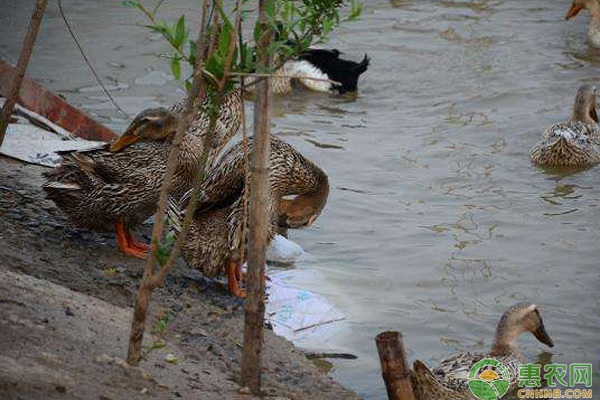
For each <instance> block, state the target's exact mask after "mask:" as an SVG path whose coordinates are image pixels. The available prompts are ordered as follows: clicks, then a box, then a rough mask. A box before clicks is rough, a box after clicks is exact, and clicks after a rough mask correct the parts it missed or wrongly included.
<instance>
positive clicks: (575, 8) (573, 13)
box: [565, 4, 583, 19]
mask: <svg viewBox="0 0 600 400" xmlns="http://www.w3.org/2000/svg"><path fill="white" fill-rule="evenodd" d="M581 10H583V7H581V6H578V5H575V4H573V5H572V6H571V8H570V9H569V11H568V12H567V15H565V19H571V18H573V17H574V16H576V15H577V14H579V11H581Z"/></svg>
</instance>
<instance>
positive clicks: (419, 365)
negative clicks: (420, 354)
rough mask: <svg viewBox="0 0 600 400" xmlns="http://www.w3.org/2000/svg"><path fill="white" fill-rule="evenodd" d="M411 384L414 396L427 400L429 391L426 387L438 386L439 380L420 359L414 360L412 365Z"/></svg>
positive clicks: (420, 399)
mask: <svg viewBox="0 0 600 400" xmlns="http://www.w3.org/2000/svg"><path fill="white" fill-rule="evenodd" d="M412 384H413V390H414V392H415V396H416V398H417V399H418V400H427V399H428V394H429V391H428V390H427V388H435V387H437V386H439V384H440V383H439V381H438V379H437V378H436V377H435V375H434V374H433V372H431V370H430V369H429V368H427V365H425V364H424V363H423V362H422V361H421V360H416V361H415V362H414V363H413V367H412Z"/></svg>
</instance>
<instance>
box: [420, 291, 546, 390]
mask: <svg viewBox="0 0 600 400" xmlns="http://www.w3.org/2000/svg"><path fill="white" fill-rule="evenodd" d="M525 332H531V333H532V334H533V335H534V336H535V338H536V339H537V340H539V341H540V342H541V343H544V344H545V345H547V346H550V347H553V346H554V342H553V341H552V339H551V338H550V336H549V335H548V333H547V332H546V328H545V327H544V322H543V321H542V316H541V315H540V311H539V309H538V308H537V306H536V305H535V304H531V303H527V302H523V303H518V304H516V305H514V306H512V307H511V308H509V309H508V311H506V312H505V313H504V315H502V318H500V322H498V325H497V327H496V337H495V339H494V343H493V345H492V348H491V350H490V352H489V353H487V354H474V353H459V354H456V355H453V356H451V357H448V358H446V359H444V360H442V361H441V362H440V364H439V365H438V366H437V367H436V368H434V369H431V370H430V369H429V368H428V367H427V366H426V365H425V364H424V363H423V362H421V361H419V360H417V361H415V362H414V364H413V383H414V389H415V394H416V397H417V399H418V400H433V399H435V400H476V397H475V396H474V395H473V393H472V392H471V390H470V389H469V380H468V376H469V372H470V370H471V368H472V367H473V366H474V365H475V364H476V363H477V362H479V361H480V360H482V359H484V358H492V359H495V360H497V361H499V362H500V363H502V364H503V365H504V366H505V367H506V369H507V370H508V371H507V372H508V374H509V376H508V377H507V376H502V378H504V379H508V380H509V382H510V383H509V387H508V390H509V391H511V390H513V389H515V388H516V387H517V384H518V378H519V365H520V364H522V363H523V362H524V360H523V357H522V355H521V353H520V352H519V350H518V349H517V346H516V342H517V340H518V339H519V337H520V336H521V335H522V334H523V333H525ZM488 368H489V367H488ZM484 375H485V376H484ZM497 375H498V373H497V372H496V371H494V370H491V369H490V370H488V371H485V372H482V373H481V374H480V375H479V376H480V377H481V378H482V379H486V380H487V379H490V380H491V378H495V377H496V376H497Z"/></svg>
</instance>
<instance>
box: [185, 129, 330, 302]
mask: <svg viewBox="0 0 600 400" xmlns="http://www.w3.org/2000/svg"><path fill="white" fill-rule="evenodd" d="M252 145H253V141H252V139H250V140H249V144H248V149H247V151H248V154H249V153H250V152H251V151H252ZM269 161H270V168H269V196H268V204H267V207H268V214H269V223H268V227H269V228H268V229H269V234H268V240H269V241H270V240H271V239H272V238H273V236H274V235H275V233H276V230H277V226H278V225H283V226H286V227H290V228H300V227H306V226H309V225H311V224H312V223H313V222H314V221H315V219H316V218H317V217H318V216H319V214H320V213H321V211H322V210H323V208H324V207H325V204H326V203H327V197H328V195H329V181H328V178H327V175H326V174H325V173H324V172H323V170H321V169H320V168H319V167H318V166H317V165H315V164H314V163H313V162H311V161H310V160H308V159H306V158H305V157H304V156H302V155H301V154H300V153H298V152H297V151H296V150H295V149H294V148H293V147H292V146H290V145H289V144H287V143H285V142H284V141H282V140H279V139H277V138H275V137H274V136H272V137H271V152H270V159H269ZM245 165H246V152H245V150H244V145H243V143H238V144H236V145H235V146H233V147H232V148H231V149H230V150H229V151H227V152H226V153H225V154H224V155H223V157H221V158H220V159H219V161H218V163H217V164H216V165H215V166H214V167H213V169H212V170H211V171H210V172H209V173H208V175H207V176H208V177H207V179H206V180H205V181H204V183H203V184H202V186H201V189H202V190H201V192H200V193H201V197H200V199H199V203H198V209H197V210H196V213H195V214H194V221H193V223H192V225H191V227H190V231H189V233H188V236H187V238H186V242H185V244H184V246H183V249H182V255H183V258H184V260H185V261H186V262H187V263H188V265H189V266H190V267H192V268H198V269H201V270H202V271H203V274H204V276H206V277H214V276H217V275H227V278H228V283H229V290H230V292H231V293H232V294H233V295H235V296H237V297H243V296H245V291H244V290H242V289H241V287H240V281H241V277H242V274H241V267H242V265H243V263H244V262H245V261H246V254H245V244H246V240H247V237H246V235H247V229H245V228H246V227H245V225H244V223H245V222H244V221H245V218H244V212H245V210H246V209H247V205H246V204H244V188H245V184H246V168H245ZM284 196H296V197H294V198H293V199H291V200H290V199H284V198H283V197H284Z"/></svg>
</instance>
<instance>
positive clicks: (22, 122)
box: [0, 99, 104, 167]
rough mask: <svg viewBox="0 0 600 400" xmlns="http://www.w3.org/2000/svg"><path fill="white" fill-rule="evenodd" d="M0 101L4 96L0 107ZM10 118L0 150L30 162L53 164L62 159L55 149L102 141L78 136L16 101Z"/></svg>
mask: <svg viewBox="0 0 600 400" xmlns="http://www.w3.org/2000/svg"><path fill="white" fill-rule="evenodd" d="M2 104H4V99H0V106H2ZM12 119H13V120H14V121H15V122H11V123H10V124H9V125H8V129H7V130H6V136H5V137H4V142H3V143H2V147H1V148H0V153H1V154H4V155H6V156H9V157H13V158H16V159H19V160H21V161H25V162H28V163H31V164H38V165H42V166H45V167H54V166H56V165H58V164H59V163H60V159H61V158H60V156H59V155H58V154H56V152H57V151H65V150H81V149H88V148H94V147H96V146H99V145H102V144H104V143H103V142H95V141H90V140H84V139H80V138H78V137H76V136H75V135H73V134H71V133H69V132H67V131H65V130H64V129H63V128H61V127H60V126H58V125H56V124H54V123H52V122H51V121H50V120H48V119H46V118H44V117H42V116H41V115H38V114H36V113H34V112H32V111H29V110H27V109H26V108H24V107H22V106H20V105H18V104H17V105H16V106H15V113H14V114H13V116H12ZM32 121H35V124H34V123H33V122H32Z"/></svg>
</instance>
